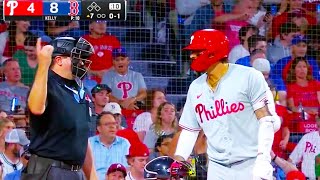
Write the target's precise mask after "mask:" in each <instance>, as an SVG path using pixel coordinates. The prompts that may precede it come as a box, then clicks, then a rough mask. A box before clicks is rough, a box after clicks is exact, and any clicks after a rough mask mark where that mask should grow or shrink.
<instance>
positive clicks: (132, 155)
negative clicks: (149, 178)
mask: <svg viewBox="0 0 320 180" xmlns="http://www.w3.org/2000/svg"><path fill="white" fill-rule="evenodd" d="M148 158H149V149H148V147H147V146H146V145H145V144H143V143H141V142H136V143H133V144H131V146H130V150H129V154H128V155H127V159H128V164H129V166H130V168H129V169H130V170H129V172H128V175H127V177H126V180H134V179H137V180H138V179H144V177H143V175H144V173H143V172H144V166H145V165H146V164H147V162H148Z"/></svg>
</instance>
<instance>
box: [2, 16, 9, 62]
mask: <svg viewBox="0 0 320 180" xmlns="http://www.w3.org/2000/svg"><path fill="white" fill-rule="evenodd" d="M7 28H8V25H7V23H6V22H5V21H4V20H0V64H2V62H3V61H4V60H5V58H3V52H4V49H5V47H6V43H7V37H8V31H7Z"/></svg>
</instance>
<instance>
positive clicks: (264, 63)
mask: <svg viewBox="0 0 320 180" xmlns="http://www.w3.org/2000/svg"><path fill="white" fill-rule="evenodd" d="M252 67H253V68H255V69H256V70H258V71H260V72H261V73H262V74H263V76H264V78H265V79H266V80H268V79H269V74H270V70H271V67H270V62H269V61H268V60H267V59H264V58H257V59H255V60H254V61H253V63H252Z"/></svg>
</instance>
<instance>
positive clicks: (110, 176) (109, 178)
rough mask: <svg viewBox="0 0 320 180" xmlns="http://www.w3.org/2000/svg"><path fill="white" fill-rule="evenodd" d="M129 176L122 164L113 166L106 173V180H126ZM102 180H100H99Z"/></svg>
mask: <svg viewBox="0 0 320 180" xmlns="http://www.w3.org/2000/svg"><path fill="white" fill-rule="evenodd" d="M126 176H127V170H126V167H124V166H123V165H122V164H120V163H115V164H111V166H110V167H109V168H108V171H107V173H106V176H105V179H106V180H124V178H125V177H126ZM99 180H100V179H99Z"/></svg>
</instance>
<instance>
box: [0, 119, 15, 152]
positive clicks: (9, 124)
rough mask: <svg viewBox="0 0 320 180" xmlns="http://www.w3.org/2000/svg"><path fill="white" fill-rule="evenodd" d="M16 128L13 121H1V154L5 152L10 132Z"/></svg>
mask: <svg viewBox="0 0 320 180" xmlns="http://www.w3.org/2000/svg"><path fill="white" fill-rule="evenodd" d="M14 128H15V124H14V122H13V121H12V120H10V119H8V118H1V119H0V152H4V150H5V137H6V136H7V134H8V132H10V131H11V130H12V129H14Z"/></svg>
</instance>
